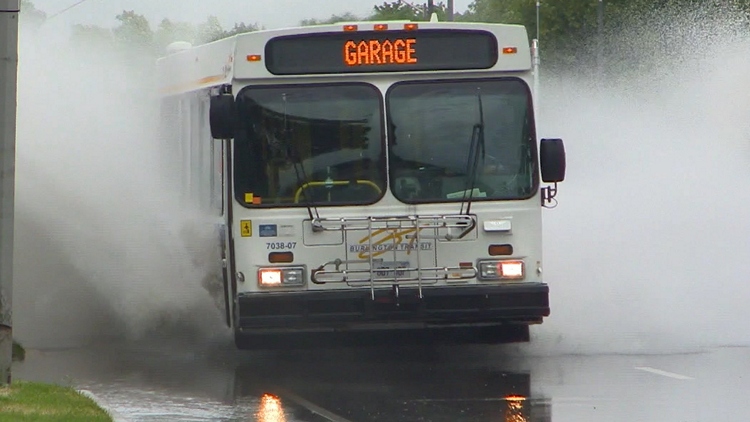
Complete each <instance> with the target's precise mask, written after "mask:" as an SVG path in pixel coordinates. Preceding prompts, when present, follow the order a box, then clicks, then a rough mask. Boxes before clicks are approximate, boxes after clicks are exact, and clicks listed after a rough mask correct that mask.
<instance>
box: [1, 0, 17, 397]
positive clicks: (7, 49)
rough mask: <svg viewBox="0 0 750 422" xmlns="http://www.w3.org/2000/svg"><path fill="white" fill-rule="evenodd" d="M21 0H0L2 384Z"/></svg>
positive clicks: (9, 356)
mask: <svg viewBox="0 0 750 422" xmlns="http://www.w3.org/2000/svg"><path fill="white" fill-rule="evenodd" d="M20 10H21V4H20V0H0V386H5V385H8V384H10V381H11V376H10V375H11V371H10V370H11V364H12V363H13V328H12V327H13V321H12V316H13V313H12V312H11V311H12V307H11V302H12V300H13V208H14V206H15V199H14V198H15V179H16V177H15V175H16V95H17V90H16V84H17V81H18V15H19V12H20Z"/></svg>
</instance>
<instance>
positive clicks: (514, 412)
mask: <svg viewBox="0 0 750 422" xmlns="http://www.w3.org/2000/svg"><path fill="white" fill-rule="evenodd" d="M505 403H507V405H508V408H507V409H505V422H528V419H526V415H524V413H525V412H524V403H526V397H522V396H508V397H506V398H505Z"/></svg>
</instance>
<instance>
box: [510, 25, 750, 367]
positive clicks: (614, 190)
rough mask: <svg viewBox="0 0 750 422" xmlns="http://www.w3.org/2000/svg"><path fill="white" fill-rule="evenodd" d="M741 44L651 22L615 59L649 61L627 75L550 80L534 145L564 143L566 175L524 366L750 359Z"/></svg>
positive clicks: (739, 36)
mask: <svg viewBox="0 0 750 422" xmlns="http://www.w3.org/2000/svg"><path fill="white" fill-rule="evenodd" d="M746 28H747V22H744V21H743V20H742V19H739V18H736V17H734V15H731V14H721V13H719V14H710V13H706V11H691V12H690V13H685V12H684V11H683V12H681V13H679V14H666V15H664V16H656V17H653V18H651V19H648V20H646V21H644V22H642V25H640V26H639V27H633V28H630V29H628V30H625V31H622V32H621V33H618V34H615V35H613V36H611V37H610V38H609V39H608V42H607V43H605V44H606V45H608V46H610V48H612V49H619V51H626V50H628V49H630V51H635V52H637V53H639V54H642V57H640V60H638V59H637V58H636V60H633V61H632V66H630V67H628V66H624V64H626V63H627V60H622V57H621V60H620V61H619V63H618V64H617V67H618V68H615V66H613V67H612V68H610V70H609V73H608V74H607V76H606V78H604V80H601V81H598V82H599V83H597V81H595V80H593V79H588V78H582V77H581V76H580V75H581V74H586V73H589V72H588V71H587V70H586V69H585V66H582V68H581V69H579V71H578V72H576V71H571V72H569V73H565V74H558V75H554V76H551V77H548V78H547V80H546V82H545V83H544V88H543V92H542V94H543V100H542V118H541V121H542V128H541V130H540V134H541V135H542V136H545V135H547V136H549V135H554V136H561V137H563V138H564V139H565V141H566V146H567V151H568V169H569V172H568V175H567V180H566V181H565V182H564V183H563V184H562V185H561V186H560V188H561V190H560V195H559V196H558V199H559V200H560V205H559V207H558V208H557V209H555V210H547V211H545V213H544V218H545V221H544V222H545V234H546V238H545V239H546V245H545V261H546V268H545V270H546V271H545V274H546V280H547V282H548V283H550V287H551V308H552V315H551V317H550V318H549V319H548V320H547V321H546V322H545V324H543V325H542V326H541V327H540V328H537V329H536V335H535V338H534V339H533V340H532V343H531V344H530V345H525V346H524V347H523V348H524V350H526V351H528V352H529V353H599V352H616V353H643V352H655V353H658V352H675V351H689V350H696V349H700V348H704V347H717V346H724V345H750V334H749V333H750V323H749V322H748V320H747V318H745V317H744V314H745V307H746V302H747V300H748V298H750V283H748V282H747V279H748V276H749V275H750V270H749V269H748V265H747V259H748V257H750V241H749V240H750V219H748V218H747V216H746V214H747V209H748V206H750V191H749V190H748V189H745V188H744V187H743V185H744V183H745V182H746V181H748V180H750V123H749V122H750V121H749V120H748V116H749V115H750V98H748V95H746V93H747V92H749V90H750V79H749V78H748V77H747V75H748V74H750V59H748V55H747V53H746V52H747V51H750V37H749V36H748V35H747V30H746ZM589 68H590V67H589ZM587 79H588V80H587Z"/></svg>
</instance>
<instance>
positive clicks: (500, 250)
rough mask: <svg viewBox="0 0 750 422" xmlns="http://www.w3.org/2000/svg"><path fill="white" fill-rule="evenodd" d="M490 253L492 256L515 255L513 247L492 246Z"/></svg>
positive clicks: (489, 249)
mask: <svg viewBox="0 0 750 422" xmlns="http://www.w3.org/2000/svg"><path fill="white" fill-rule="evenodd" d="M488 252H489V254H490V256H508V255H513V245H490V247H489V248H488Z"/></svg>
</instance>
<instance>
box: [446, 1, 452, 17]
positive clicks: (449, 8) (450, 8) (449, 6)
mask: <svg viewBox="0 0 750 422" xmlns="http://www.w3.org/2000/svg"><path fill="white" fill-rule="evenodd" d="M446 14H447V15H448V22H453V0H448V13H446Z"/></svg>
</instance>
